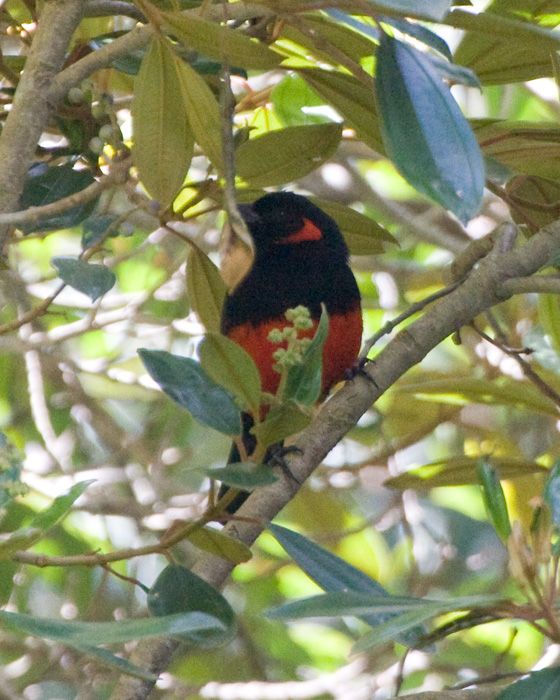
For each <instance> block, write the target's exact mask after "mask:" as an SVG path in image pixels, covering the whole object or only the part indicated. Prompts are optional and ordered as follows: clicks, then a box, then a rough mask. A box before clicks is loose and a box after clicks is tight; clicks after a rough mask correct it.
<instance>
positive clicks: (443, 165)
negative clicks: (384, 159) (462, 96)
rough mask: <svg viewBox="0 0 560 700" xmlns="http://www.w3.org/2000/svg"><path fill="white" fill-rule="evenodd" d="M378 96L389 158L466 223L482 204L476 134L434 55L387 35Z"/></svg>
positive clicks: (381, 50) (379, 58) (378, 75)
mask: <svg viewBox="0 0 560 700" xmlns="http://www.w3.org/2000/svg"><path fill="white" fill-rule="evenodd" d="M376 91H377V98H378V104H379V110H380V113H381V115H382V118H383V131H384V140H385V146H386V148H387V152H388V153H389V155H390V157H391V158H392V160H393V162H394V163H395V165H396V167H397V168H398V169H399V171H400V172H401V173H402V175H403V176H404V177H405V178H406V179H407V180H408V181H409V182H410V184H411V185H413V186H414V187H415V188H416V189H418V190H419V191H420V192H422V193H423V194H426V195H428V196H430V197H432V198H433V199H435V200H436V201H437V202H439V203H440V204H441V205H442V206H444V207H445V208H446V209H450V210H451V211H452V212H453V213H454V214H455V215H456V216H457V217H458V218H459V219H460V220H461V221H463V222H466V221H468V220H469V219H471V218H472V217H473V216H475V215H476V214H477V213H478V211H479V209H480V205H481V202H482V193H483V189H484V164H483V161H482V155H481V153H480V150H479V148H478V144H477V142H476V139H475V137H474V134H473V132H472V130H471V128H470V126H469V125H468V123H467V121H466V119H465V118H464V116H463V115H462V114H461V110H460V109H459V107H458V105H457V103H456V102H455V100H454V99H453V97H452V96H451V93H450V92H449V88H448V87H447V85H445V83H444V82H443V80H442V78H441V76H440V74H439V72H438V70H437V69H436V68H435V67H434V65H433V63H432V61H431V58H430V56H429V55H428V54H425V53H422V52H420V51H418V50H417V49H415V48H413V47H412V46H409V45H408V44H404V43H403V42H400V41H396V40H395V39H393V38H392V37H390V36H388V35H387V34H385V33H383V34H382V37H381V43H380V46H379V51H378V53H377V71H376Z"/></svg>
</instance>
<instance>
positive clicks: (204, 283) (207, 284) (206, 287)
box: [187, 248, 226, 333]
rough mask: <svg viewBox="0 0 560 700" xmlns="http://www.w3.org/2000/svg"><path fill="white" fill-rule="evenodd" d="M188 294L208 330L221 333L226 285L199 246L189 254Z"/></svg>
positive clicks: (190, 301)
mask: <svg viewBox="0 0 560 700" xmlns="http://www.w3.org/2000/svg"><path fill="white" fill-rule="evenodd" d="M187 294H188V297H189V303H190V305H191V306H192V308H193V310H194V311H195V312H196V315H197V316H198V318H199V319H200V321H201V323H202V324H203V325H204V327H205V328H206V330H207V331H211V332H216V333H219V332H220V323H221V318H222V306H223V305H224V299H225V296H226V285H225V283H224V281H223V280H222V278H221V276H220V271H219V270H218V268H217V267H216V265H214V263H213V262H212V261H211V260H210V258H209V257H208V256H207V255H206V254H205V253H203V252H202V251H201V250H200V249H199V248H191V249H190V250H189V253H188V255H187Z"/></svg>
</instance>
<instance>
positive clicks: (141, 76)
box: [132, 33, 194, 209]
mask: <svg viewBox="0 0 560 700" xmlns="http://www.w3.org/2000/svg"><path fill="white" fill-rule="evenodd" d="M179 60H180V59H178V58H176V56H175V54H174V52H173V50H172V49H171V48H170V47H169V46H168V42H167V41H166V40H165V39H164V38H163V37H161V36H160V35H158V34H157V33H156V34H155V36H154V38H153V40H152V42H151V43H150V45H149V47H148V51H147V52H146V55H145V56H144V58H143V59H142V65H141V67H140V72H139V73H138V76H137V77H136V80H135V82H134V99H133V102H132V119H133V125H134V146H133V151H132V153H133V156H134V162H135V164H136V167H137V168H138V171H139V174H140V180H141V181H142V184H143V185H144V187H145V188H146V189H147V190H148V192H149V194H150V195H151V196H152V197H153V198H154V199H155V200H156V201H157V202H159V204H160V205H161V207H162V208H163V209H165V208H167V207H168V206H170V205H171V203H172V202H173V200H174V199H175V197H176V195H177V193H178V192H179V189H180V188H181V185H182V184H183V181H184V179H185V177H186V175H187V172H188V169H189V165H190V162H191V159H192V154H193V146H194V138H193V135H192V132H191V129H190V127H189V122H188V120H187V117H186V115H185V112H184V110H183V109H180V108H179V107H178V106H179V105H180V104H181V100H182V92H181V84H180V80H179V76H178V74H177V68H176V62H177V61H179Z"/></svg>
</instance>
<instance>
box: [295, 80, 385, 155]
mask: <svg viewBox="0 0 560 700" xmlns="http://www.w3.org/2000/svg"><path fill="white" fill-rule="evenodd" d="M297 73H298V75H300V76H301V77H302V78H303V79H304V80H305V82H306V83H307V84H308V85H309V86H310V87H311V88H312V89H313V90H314V91H315V92H316V93H317V95H319V97H321V98H323V100H325V102H327V103H328V104H330V105H332V106H333V107H334V108H335V109H336V111H337V112H338V113H339V114H340V116H341V117H343V119H344V121H345V123H346V124H347V125H348V126H349V127H351V128H352V129H354V130H355V132H356V134H357V136H358V138H360V139H361V140H362V141H363V142H364V143H365V144H366V145H367V146H370V148H373V150H374V151H377V152H378V153H380V154H382V155H383V154H384V153H385V146H384V144H383V138H382V136H381V126H380V122H379V116H378V111H377V104H376V101H375V95H374V91H373V81H372V88H371V89H369V88H368V87H367V86H366V85H364V84H363V83H362V82H361V81H359V80H358V79H357V78H355V77H354V76H353V75H347V74H346V73H339V72H338V71H327V70H322V69H321V68H298V69H297Z"/></svg>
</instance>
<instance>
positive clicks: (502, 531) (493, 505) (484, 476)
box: [478, 459, 511, 542]
mask: <svg viewBox="0 0 560 700" xmlns="http://www.w3.org/2000/svg"><path fill="white" fill-rule="evenodd" d="M478 481H479V484H480V488H481V489H482V500H483V501H484V506H485V508H486V512H487V513H488V518H489V520H490V522H491V523H492V525H493V527H494V529H495V530H496V532H497V533H498V536H499V537H500V539H501V540H502V542H507V540H508V538H509V536H510V534H511V523H510V519H509V513H508V507H507V503H506V497H505V496H504V491H503V489H502V485H501V484H500V480H499V479H498V474H497V472H496V470H495V469H494V467H493V466H492V465H491V464H490V463H489V462H487V461H485V460H483V459H480V460H479V461H478Z"/></svg>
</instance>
